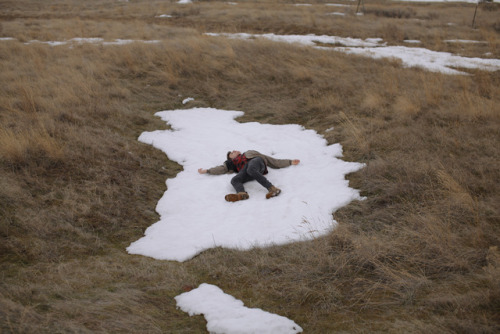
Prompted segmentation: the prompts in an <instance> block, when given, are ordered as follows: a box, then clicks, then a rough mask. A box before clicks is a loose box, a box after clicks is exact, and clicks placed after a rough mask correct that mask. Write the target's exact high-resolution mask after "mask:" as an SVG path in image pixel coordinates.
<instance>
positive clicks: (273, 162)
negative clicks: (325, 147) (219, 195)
mask: <svg viewBox="0 0 500 334" xmlns="http://www.w3.org/2000/svg"><path fill="white" fill-rule="evenodd" d="M243 154H244V155H245V156H246V157H247V159H248V160H250V159H253V158H257V157H261V158H262V160H264V163H265V164H266V166H268V167H271V168H284V167H288V166H290V165H291V164H292V160H290V159H275V158H273V157H270V156H268V155H265V154H262V153H260V152H257V151H253V150H249V151H246V152H245V153H243ZM233 172H234V171H233V170H232V169H229V168H228V167H227V165H226V163H223V164H222V165H220V166H216V167H212V168H209V169H207V173H208V174H212V175H220V174H226V173H233Z"/></svg>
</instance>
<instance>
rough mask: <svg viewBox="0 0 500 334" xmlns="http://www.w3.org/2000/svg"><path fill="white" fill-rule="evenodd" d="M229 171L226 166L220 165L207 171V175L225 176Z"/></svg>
mask: <svg viewBox="0 0 500 334" xmlns="http://www.w3.org/2000/svg"><path fill="white" fill-rule="evenodd" d="M229 172H230V171H229V169H228V168H227V166H226V164H222V165H220V166H216V167H212V168H209V169H207V173H208V174H212V175H221V174H226V173H229Z"/></svg>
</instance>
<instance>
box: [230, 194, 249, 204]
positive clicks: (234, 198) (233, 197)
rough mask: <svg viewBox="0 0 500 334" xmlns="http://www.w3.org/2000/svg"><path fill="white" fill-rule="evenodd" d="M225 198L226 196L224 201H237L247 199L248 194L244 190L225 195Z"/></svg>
mask: <svg viewBox="0 0 500 334" xmlns="http://www.w3.org/2000/svg"><path fill="white" fill-rule="evenodd" d="M225 198H226V201H228V202H237V201H241V200H244V199H249V198H250V196H248V193H246V192H240V193H237V194H228V195H226V197H225Z"/></svg>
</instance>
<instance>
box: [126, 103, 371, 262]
mask: <svg viewBox="0 0 500 334" xmlns="http://www.w3.org/2000/svg"><path fill="white" fill-rule="evenodd" d="M157 115H158V116H160V117H161V118H162V119H163V120H165V121H166V122H168V124H170V126H171V128H172V130H162V131H153V132H145V133H143V134H142V135H141V136H140V137H139V140H140V141H142V142H144V143H148V144H151V145H153V146H154V147H156V148H158V149H160V150H162V151H163V152H165V153H166V154H167V156H168V158H169V159H171V160H174V161H176V162H178V163H179V164H181V165H182V166H183V168H184V170H183V171H182V172H180V173H179V174H178V175H177V176H176V177H175V178H173V179H168V180H167V191H166V192H165V194H164V195H163V197H162V198H161V199H160V201H159V202H158V205H157V208H156V210H157V211H158V213H159V214H160V216H161V220H160V221H159V222H157V223H155V224H154V225H152V226H150V227H149V228H148V229H147V230H146V231H145V236H144V237H142V238H141V239H139V240H137V241H135V242H133V243H132V244H131V245H130V246H129V247H128V248H127V250H128V252H129V253H131V254H141V255H145V256H150V257H153V258H156V259H163V260H175V261H185V260H188V259H190V258H192V257H193V256H195V255H197V254H198V253H200V252H202V251H204V250H206V249H209V248H212V247H217V246H222V247H227V248H238V249H249V248H252V247H255V246H257V247H264V246H269V245H273V244H284V243H289V242H293V241H299V240H306V239H310V238H314V237H317V236H319V235H323V234H325V233H328V232H330V231H331V230H332V228H333V227H334V226H335V222H334V221H333V218H332V213H333V211H335V210H336V209H338V208H340V207H342V206H344V205H346V204H347V203H349V202H350V201H352V200H355V199H360V196H359V192H358V191H357V190H354V189H352V188H349V186H348V182H347V181H346V179H345V175H346V174H347V173H350V172H353V171H356V170H358V169H360V168H361V167H362V166H363V165H362V164H359V163H352V162H346V161H343V160H341V159H339V157H341V155H342V148H341V146H340V145H339V144H334V145H327V142H326V140H325V139H324V138H323V137H322V136H321V135H319V134H318V133H316V132H315V131H313V130H306V129H304V128H303V127H302V126H299V125H270V124H260V123H256V122H252V123H238V122H236V121H235V118H236V117H238V116H241V115H243V112H241V111H228V110H218V109H211V108H195V109H188V110H167V111H162V112H159V113H157ZM233 149H237V150H239V151H241V152H244V151H246V150H257V151H259V152H261V153H263V154H267V155H270V156H273V157H275V158H280V159H300V160H301V163H300V164H299V165H297V166H290V167H287V168H283V169H269V174H268V175H267V178H268V179H269V181H270V182H271V183H273V184H274V185H275V186H277V187H279V188H281V189H282V193H281V195H280V196H278V197H275V198H271V199H266V198H265V194H266V193H267V190H266V189H264V188H263V187H262V186H260V185H259V184H258V183H257V182H256V181H251V182H249V183H246V184H245V188H246V190H247V191H248V193H249V195H250V199H248V200H245V201H240V202H235V203H230V202H226V201H225V200H224V196H225V195H226V194H228V193H232V192H234V189H233V187H232V186H231V184H230V180H231V178H232V177H233V176H234V174H226V175H208V174H203V175H202V174H199V173H198V172H197V170H198V168H200V167H203V168H209V167H213V166H216V165H220V164H222V163H223V162H224V161H225V160H226V153H227V152H228V151H230V150H233Z"/></svg>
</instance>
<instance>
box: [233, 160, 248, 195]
mask: <svg viewBox="0 0 500 334" xmlns="http://www.w3.org/2000/svg"><path fill="white" fill-rule="evenodd" d="M247 168H248V164H247V165H246V166H245V167H243V169H242V170H240V171H239V173H238V174H236V175H235V176H234V177H233V178H232V179H231V184H232V185H233V187H234V189H235V190H236V192H237V193H242V192H245V187H244V186H243V183H245V182H248V181H251V180H252V178H251V177H250V175H248V173H247Z"/></svg>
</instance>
